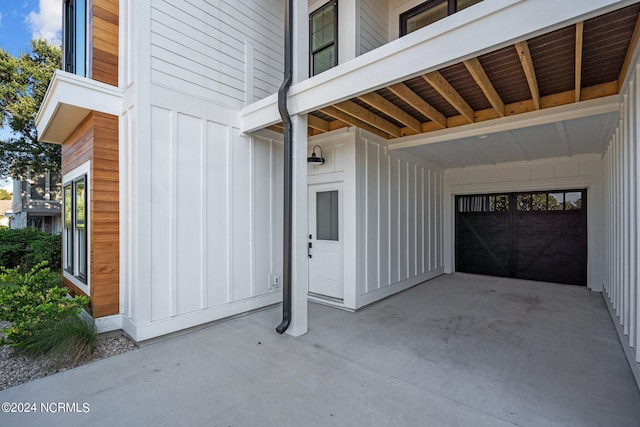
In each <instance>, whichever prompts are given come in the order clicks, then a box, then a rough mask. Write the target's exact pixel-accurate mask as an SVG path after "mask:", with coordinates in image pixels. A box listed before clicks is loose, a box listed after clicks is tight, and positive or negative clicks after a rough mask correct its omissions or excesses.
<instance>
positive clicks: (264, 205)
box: [252, 138, 273, 295]
mask: <svg viewBox="0 0 640 427" xmlns="http://www.w3.org/2000/svg"><path fill="white" fill-rule="evenodd" d="M252 145H253V147H254V156H253V188H254V191H253V230H254V233H253V235H254V242H255V245H254V247H253V254H252V255H253V259H254V261H253V263H254V265H255V277H254V292H253V294H254V295H262V294H265V293H267V292H268V291H269V285H270V283H269V274H270V273H271V259H270V257H269V256H266V255H267V254H269V253H270V252H271V250H270V246H271V212H272V210H273V206H272V203H271V182H272V180H271V179H270V177H271V174H272V170H271V168H272V162H271V141H269V140H263V139H260V138H255V139H254V140H253V141H252Z"/></svg>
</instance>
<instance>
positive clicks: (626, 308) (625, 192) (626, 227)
mask: <svg viewBox="0 0 640 427" xmlns="http://www.w3.org/2000/svg"><path fill="white" fill-rule="evenodd" d="M623 99H624V101H623V112H624V113H623V116H622V117H623V119H622V120H623V123H624V126H623V144H624V147H623V154H622V157H623V167H622V178H623V189H622V206H623V210H624V212H623V230H622V234H623V240H622V244H623V245H624V253H623V260H622V262H623V266H622V268H623V276H622V280H623V284H624V293H623V299H624V304H623V316H622V317H621V321H622V323H623V326H624V333H625V335H629V321H630V315H629V312H630V309H631V307H630V304H629V303H630V301H629V297H630V291H631V289H630V285H631V283H630V281H629V270H630V268H631V266H630V265H629V251H630V248H629V246H630V242H629V231H630V228H631V226H630V224H629V196H630V192H629V176H630V174H631V171H630V170H629V169H630V163H629V161H630V157H629V145H630V137H629V127H628V122H629V95H628V94H625V95H624V97H623Z"/></svg>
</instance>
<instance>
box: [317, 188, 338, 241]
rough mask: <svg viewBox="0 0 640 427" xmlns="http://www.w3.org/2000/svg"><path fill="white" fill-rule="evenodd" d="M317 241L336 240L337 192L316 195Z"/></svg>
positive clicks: (323, 192)
mask: <svg viewBox="0 0 640 427" xmlns="http://www.w3.org/2000/svg"><path fill="white" fill-rule="evenodd" d="M316 234H317V236H318V240H338V237H339V236H338V190H334V191H322V192H318V193H316Z"/></svg>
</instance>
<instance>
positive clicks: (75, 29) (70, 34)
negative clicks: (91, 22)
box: [62, 0, 87, 77]
mask: <svg viewBox="0 0 640 427" xmlns="http://www.w3.org/2000/svg"><path fill="white" fill-rule="evenodd" d="M62 31H63V35H62V47H63V55H64V57H63V68H64V70H65V71H68V72H70V73H74V74H77V75H79V76H82V77H86V76H87V2H86V0H64V18H63V29H62Z"/></svg>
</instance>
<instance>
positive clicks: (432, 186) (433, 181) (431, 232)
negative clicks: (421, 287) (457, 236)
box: [429, 171, 438, 270]
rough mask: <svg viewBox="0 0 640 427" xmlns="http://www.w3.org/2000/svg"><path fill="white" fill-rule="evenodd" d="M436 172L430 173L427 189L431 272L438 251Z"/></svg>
mask: <svg viewBox="0 0 640 427" xmlns="http://www.w3.org/2000/svg"><path fill="white" fill-rule="evenodd" d="M436 181H437V172H436V171H432V172H431V177H430V183H429V185H430V189H429V193H431V207H430V215H431V223H430V229H429V246H430V249H429V252H430V257H429V259H430V265H431V270H433V269H436V268H438V258H437V254H436V251H437V250H438V246H437V243H436V242H437V239H438V234H437V231H436V227H437V221H438V215H437V212H438V196H437V187H436V184H437V182H436Z"/></svg>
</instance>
